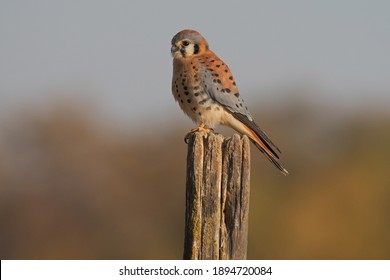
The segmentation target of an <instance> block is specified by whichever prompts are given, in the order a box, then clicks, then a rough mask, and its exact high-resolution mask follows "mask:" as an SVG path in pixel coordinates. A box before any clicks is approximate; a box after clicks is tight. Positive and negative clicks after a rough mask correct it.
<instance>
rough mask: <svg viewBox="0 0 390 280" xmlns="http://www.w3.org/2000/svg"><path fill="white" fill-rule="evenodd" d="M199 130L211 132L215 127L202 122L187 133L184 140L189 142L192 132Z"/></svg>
mask: <svg viewBox="0 0 390 280" xmlns="http://www.w3.org/2000/svg"><path fill="white" fill-rule="evenodd" d="M198 131H203V132H204V133H206V134H209V133H210V131H213V129H212V128H207V127H206V125H205V123H204V122H201V123H200V124H199V126H198V127H196V128H193V129H191V131H190V132H188V133H187V134H186V136H185V137H184V142H186V144H188V139H189V138H190V136H191V134H192V133H194V132H198Z"/></svg>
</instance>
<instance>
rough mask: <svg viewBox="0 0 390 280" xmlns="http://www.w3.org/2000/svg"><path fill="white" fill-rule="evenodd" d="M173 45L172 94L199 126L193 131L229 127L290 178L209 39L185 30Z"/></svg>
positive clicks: (178, 34)
mask: <svg viewBox="0 0 390 280" xmlns="http://www.w3.org/2000/svg"><path fill="white" fill-rule="evenodd" d="M171 43H172V47H171V54H172V56H173V78H172V93H173V96H174V97H175V99H176V101H177V102H178V103H179V105H180V108H181V109H182V110H183V111H184V113H186V114H187V115H188V116H189V117H190V118H191V119H192V120H193V121H195V122H197V123H199V126H198V127H197V128H195V129H193V130H191V132H194V131H204V132H206V133H208V132H210V129H213V128H214V127H216V126H217V125H219V124H222V125H227V126H230V127H231V128H233V129H234V130H236V131H237V132H239V133H241V134H244V135H247V136H248V137H249V139H250V140H251V141H252V142H253V143H254V144H255V145H256V147H257V148H258V149H259V150H260V151H261V152H262V153H263V154H265V156H266V157H267V158H268V159H269V160H270V161H271V162H272V163H273V164H274V165H275V166H276V167H277V168H278V169H279V170H280V171H281V172H282V173H283V174H284V175H287V174H288V171H287V170H286V169H285V168H284V167H283V166H282V165H281V164H280V162H279V156H278V154H277V152H279V153H280V150H279V149H278V147H276V146H275V144H274V143H272V141H271V139H269V137H268V136H267V135H266V134H265V133H264V132H263V131H262V130H261V129H260V127H259V126H258V125H257V124H256V123H255V121H254V120H253V117H252V116H251V114H250V113H249V110H248V107H247V106H246V105H245V104H244V100H243V99H242V98H241V95H240V93H239V92H238V88H237V85H236V83H235V81H234V78H233V75H232V73H231V72H230V70H229V67H228V66H227V65H226V64H225V63H224V62H223V61H222V60H221V59H220V58H219V57H218V56H217V55H216V54H215V53H214V52H212V51H211V50H210V49H209V45H208V43H207V41H206V39H205V38H203V37H202V35H201V34H200V33H199V32H197V31H195V30H182V31H180V32H179V33H177V34H176V35H175V36H174V37H173V39H172V42H171ZM191 132H190V133H191ZM275 150H276V151H277V152H276V151H275Z"/></svg>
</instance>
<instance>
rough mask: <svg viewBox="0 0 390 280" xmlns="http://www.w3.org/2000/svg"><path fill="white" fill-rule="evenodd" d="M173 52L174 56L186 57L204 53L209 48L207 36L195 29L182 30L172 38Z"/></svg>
mask: <svg viewBox="0 0 390 280" xmlns="http://www.w3.org/2000/svg"><path fill="white" fill-rule="evenodd" d="M171 43H172V46H171V54H172V56H173V58H186V57H190V56H193V55H198V54H202V53H204V52H205V51H207V50H208V49H209V45H208V43H207V41H206V39H205V38H203V37H202V35H200V33H199V32H198V31H195V30H189V29H186V30H182V31H180V32H179V33H177V34H176V35H175V36H174V37H173V38H172V42H171Z"/></svg>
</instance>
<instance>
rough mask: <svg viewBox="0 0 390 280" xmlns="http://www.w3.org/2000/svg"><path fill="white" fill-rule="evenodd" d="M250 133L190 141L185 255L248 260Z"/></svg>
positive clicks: (195, 137) (201, 135) (200, 135)
mask: <svg viewBox="0 0 390 280" xmlns="http://www.w3.org/2000/svg"><path fill="white" fill-rule="evenodd" d="M249 147H250V146H249V140H248V138H247V137H246V136H243V137H241V136H239V135H237V134H235V135H233V137H231V138H225V137H223V136H222V135H215V134H213V133H210V134H208V135H205V134H204V133H202V132H196V133H193V134H192V135H191V136H190V138H189V141H188V155H187V182H186V216H185V237H184V255H183V257H184V259H192V260H235V259H236V260H237V259H246V252H247V243H248V214H249V189H250V183H249V180H250V179H249V178H250V148H249Z"/></svg>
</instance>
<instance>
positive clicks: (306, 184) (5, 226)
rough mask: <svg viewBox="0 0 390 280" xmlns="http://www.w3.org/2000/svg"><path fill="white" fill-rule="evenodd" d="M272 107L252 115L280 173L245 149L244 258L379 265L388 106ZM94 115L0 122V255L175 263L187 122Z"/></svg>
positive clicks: (389, 139) (388, 185)
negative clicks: (158, 123) (276, 151)
mask: <svg viewBox="0 0 390 280" xmlns="http://www.w3.org/2000/svg"><path fill="white" fill-rule="evenodd" d="M275 104H276V103H275ZM275 104H272V103H269V104H260V105H259V106H258V108H263V110H262V111H260V110H259V111H258V112H256V111H255V110H253V109H252V111H253V113H254V115H255V117H256V119H258V120H259V123H260V125H261V126H262V127H263V128H264V130H265V131H266V132H267V133H268V134H269V136H270V137H271V138H272V139H273V140H274V142H275V143H276V144H277V145H278V146H280V148H281V149H282V151H283V154H282V160H283V162H284V164H285V165H286V167H287V168H288V170H289V171H290V173H291V175H289V176H287V177H284V176H282V175H281V174H280V173H279V172H278V171H277V170H276V169H275V168H274V167H273V166H272V165H271V164H270V163H269V162H268V161H267V160H266V159H265V158H264V157H263V156H262V155H261V153H259V152H258V151H257V150H256V148H255V147H254V146H252V147H251V149H252V151H251V154H252V168H251V178H252V180H251V201H250V208H251V210H250V214H249V215H250V223H249V252H248V257H249V258H250V259H389V258H390V238H389V236H390V223H389V220H388V219H389V215H390V175H389V174H390V173H389V170H388V169H389V167H390V164H389V158H390V148H389V143H390V111H389V112H376V111H375V110H370V109H364V108H358V109H357V110H355V111H352V112H350V113H349V114H338V113H337V112H335V111H334V108H327V107H320V106H315V105H313V104H309V103H305V102H301V101H296V102H290V101H285V102H284V103H283V104H282V105H280V104H279V105H277V106H276V105H275ZM264 108H265V109H264ZM271 108H272V110H271ZM95 114H96V112H93V111H88V112H84V111H82V110H78V109H74V108H73V107H72V106H61V105H59V106H56V107H55V108H54V109H53V110H52V111H50V113H46V114H43V113H40V112H37V111H35V112H34V111H33V110H32V111H31V112H26V113H23V114H19V115H18V116H16V117H14V118H12V120H8V121H3V122H2V123H1V127H0V228H1V230H0V257H1V259H180V258H181V257H182V249H183V238H184V236H183V233H184V197H185V160H186V145H185V143H184V141H183V136H184V135H185V133H186V132H187V131H188V130H189V129H190V128H192V127H193V126H192V124H190V123H189V122H188V123H186V126H183V125H180V126H178V127H174V126H173V125H170V129H169V130H168V129H158V128H150V129H151V131H144V130H141V129H133V128H131V127H130V126H129V127H116V128H112V127H110V126H109V125H106V124H101V123H99V122H98V121H96V119H95V118H94V115H95ZM184 118H185V116H183V119H184ZM171 123H173V121H172V122H171ZM222 131H224V132H225V131H227V130H224V129H222ZM228 132H229V133H232V132H231V131H228Z"/></svg>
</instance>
